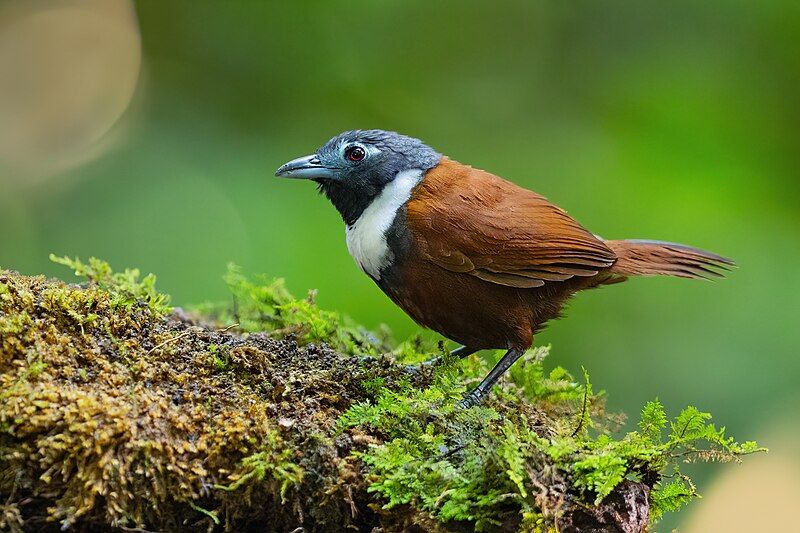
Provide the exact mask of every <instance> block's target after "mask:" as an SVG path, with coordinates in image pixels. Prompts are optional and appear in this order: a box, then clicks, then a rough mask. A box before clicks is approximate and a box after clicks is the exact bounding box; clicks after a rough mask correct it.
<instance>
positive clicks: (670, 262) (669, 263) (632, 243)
mask: <svg viewBox="0 0 800 533" xmlns="http://www.w3.org/2000/svg"><path fill="white" fill-rule="evenodd" d="M605 242H606V245H607V246H608V247H609V248H611V250H613V251H614V253H615V254H616V255H617V261H616V263H614V266H612V267H611V272H613V273H614V274H617V275H620V276H677V277H679V278H693V279H713V278H715V277H722V276H723V272H724V271H726V270H731V268H732V267H733V266H735V264H734V262H733V261H732V260H730V259H728V258H727V257H722V256H721V255H717V254H714V253H711V252H707V251H705V250H700V249H699V248H693V247H691V246H686V245H684V244H677V243H674V242H663V241H646V240H636V239H631V240H623V241H605Z"/></svg>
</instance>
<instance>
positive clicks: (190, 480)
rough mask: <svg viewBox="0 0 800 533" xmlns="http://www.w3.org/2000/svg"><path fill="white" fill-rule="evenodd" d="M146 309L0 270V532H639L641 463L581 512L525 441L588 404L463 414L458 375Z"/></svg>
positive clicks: (452, 366)
mask: <svg viewBox="0 0 800 533" xmlns="http://www.w3.org/2000/svg"><path fill="white" fill-rule="evenodd" d="M151 304H152V301H149V302H148V301H147V300H146V299H145V300H142V299H138V300H137V299H135V298H133V299H128V300H124V299H120V298H119V295H118V294H115V293H114V291H113V290H111V289H109V288H108V287H104V286H102V284H98V283H95V282H92V283H87V284H83V285H67V284H64V283H62V282H60V281H56V280H47V279H45V278H43V277H26V276H20V275H18V274H15V273H12V272H9V271H0V530H4V529H8V530H12V531H48V530H54V531H55V530H58V529H69V530H74V531H98V530H119V531H197V530H203V529H206V530H227V531H344V530H355V531H386V532H388V531H473V530H475V529H476V528H478V529H482V530H486V531H517V530H527V531H551V530H558V531H565V532H567V531H620V532H639V531H644V530H645V529H646V528H647V526H648V521H649V512H650V507H651V506H650V501H649V497H650V490H651V487H652V486H653V484H654V483H655V481H656V480H657V477H656V476H653V475H649V474H648V473H647V471H646V469H644V467H643V466H641V465H640V466H639V468H641V469H642V471H641V472H640V474H642V475H640V476H639V478H638V481H632V480H630V476H626V477H628V478H629V479H628V480H624V481H623V480H621V479H619V480H616V483H614V485H612V486H610V487H609V490H608V491H606V492H607V493H608V494H607V495H606V496H605V497H604V498H602V501H600V499H598V500H597V501H594V500H593V498H594V496H595V495H596V494H597V493H598V492H599V491H600V490H601V489H598V490H597V491H594V492H593V491H592V490H591V489H589V490H587V488H586V487H585V486H583V487H581V486H579V485H580V483H576V482H575V479H574V476H573V475H572V474H570V472H569V468H565V467H564V464H563V461H564V460H566V459H562V460H561V461H562V462H560V463H559V462H558V461H556V460H555V459H553V457H552V456H551V455H548V454H546V453H544V452H542V451H541V450H539V449H537V448H536V447H535V446H530V445H528V444H526V441H525V439H528V440H529V441H530V442H534V440H533V439H540V440H541V441H542V442H544V441H546V440H547V439H549V438H551V437H553V436H555V435H558V434H564V433H565V432H566V433H572V431H575V432H577V431H578V430H579V429H580V430H581V431H584V430H585V428H584V429H581V428H580V425H581V424H582V422H581V420H582V418H581V417H582V416H584V415H585V413H583V412H582V411H585V410H586V408H587V398H591V393H590V391H587V390H583V393H582V394H583V401H582V402H581V401H573V400H574V399H575V398H574V397H573V396H571V397H570V398H571V399H570V400H569V401H567V400H566V397H567V396H565V395H564V394H561V395H560V396H559V394H553V395H551V396H549V398H547V399H541V400H531V399H529V397H528V396H526V395H525V394H522V393H521V389H520V388H519V386H518V385H516V384H515V383H514V382H513V381H512V380H508V381H507V382H506V383H504V384H503V385H501V387H499V389H498V391H497V392H496V393H495V394H493V395H492V397H491V398H490V399H489V401H488V405H487V406H485V407H478V408H472V409H460V410H459V408H458V407H457V403H456V400H457V398H458V396H459V395H461V394H463V391H464V388H465V387H466V386H467V385H468V384H469V383H468V382H469V379H468V378H465V377H464V376H463V375H462V374H459V372H460V370H458V368H459V364H460V363H459V362H448V361H447V360H446V361H445V363H444V364H443V365H442V368H443V369H444V370H437V369H436V368H434V367H432V366H429V365H422V366H418V367H413V366H412V367H410V366H407V365H405V364H400V363H398V362H396V360H395V359H394V358H393V357H391V356H389V355H385V356H384V355H377V356H371V357H365V356H359V355H349V354H342V353H339V352H337V351H335V350H333V349H331V348H329V347H328V346H326V345H325V344H324V343H305V342H299V338H300V337H301V335H299V334H298V333H297V330H293V331H287V330H286V329H284V330H282V331H281V332H280V334H276V333H275V332H272V333H270V334H267V333H263V332H262V333H243V332H241V331H240V330H239V329H237V328H236V327H225V324H218V323H212V322H210V321H207V320H205V319H203V318H196V317H194V318H192V317H189V316H187V314H186V313H183V312H181V311H180V310H173V311H171V312H167V311H166V308H164V309H159V308H155V307H154V306H153V305H151ZM445 359H447V358H445ZM534 363H536V362H534ZM472 364H473V365H474V364H479V363H475V362H474V361H473V363H472ZM443 375H444V377H443ZM454 376H455V377H454ZM459 380H460V381H459ZM462 381H463V382H464V383H461V382H462ZM454 383H460V385H458V386H455V385H453V384H454ZM570 386H575V384H574V383H573V384H571V385H570ZM576 390H577V389H576ZM562 392H563V391H562ZM589 403H591V402H589ZM380 405H383V407H381V408H382V409H384V410H385V413H386V414H385V415H384V414H381V413H380V412H379V411H376V409H378V408H379V407H378V406H380ZM378 415H380V416H382V417H383V418H381V417H380V416H378ZM370 416H372V417H373V419H371V420H372V422H370V421H369V417H370ZM600 418H602V416H600ZM573 428H574V430H573ZM519 432H524V433H519ZM398 435H399V437H398ZM536 442H539V440H536ZM412 444H413V447H410V446H411V445H412ZM398 450H401V451H402V452H403V453H406V454H408V455H407V457H406V458H405V459H404V458H403V457H405V456H402V455H400V456H399V457H400V458H399V459H398V458H397V457H395V456H393V455H392V453H394V452H397V453H400V452H398ZM409 450H412V451H411V452H409ZM413 450H416V452H414V451H413ZM415 453H417V454H420V455H423V456H425V457H422V458H420V457H416V456H415V455H414V454H415ZM569 460H574V459H569ZM391 461H395V463H392V462H391ZM398 461H399V462H398ZM393 464H396V465H397V466H392V465H393ZM465 465H466V466H465ZM409 467H410V468H409ZM404 469H405V470H404ZM401 471H402V472H404V473H403V474H402V475H400V474H399V472H401ZM576 472H577V470H576ZM431 494H433V496H431Z"/></svg>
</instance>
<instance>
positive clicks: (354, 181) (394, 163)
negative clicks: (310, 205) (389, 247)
mask: <svg viewBox="0 0 800 533" xmlns="http://www.w3.org/2000/svg"><path fill="white" fill-rule="evenodd" d="M440 159H441V155H440V154H439V153H437V152H436V151H435V150H433V149H432V148H430V147H429V146H427V145H426V144H425V143H423V142H422V141H420V140H419V139H414V138H413V137H406V136H405V135H400V134H399V133H394V132H391V131H383V130H353V131H346V132H344V133H340V134H339V135H337V136H335V137H333V138H332V139H331V140H329V141H328V142H327V143H325V144H324V145H323V146H322V148H320V149H319V150H317V152H316V153H315V154H312V155H309V156H304V157H298V158H297V159H293V160H292V161H289V162H288V163H286V164H284V165H282V166H281V167H280V168H279V169H278V170H277V171H276V172H275V175H276V176H280V177H284V178H300V179H309V180H312V181H315V182H316V183H317V184H318V185H319V189H320V191H321V192H322V193H324V194H325V195H326V196H327V197H328V198H329V199H330V201H331V202H332V203H333V205H334V206H335V207H336V209H338V210H339V213H341V215H342V218H343V219H344V221H345V223H346V224H353V223H354V222H355V221H356V220H357V219H358V217H359V216H360V215H361V213H362V212H363V211H364V209H366V207H367V206H369V204H370V203H371V202H372V200H373V199H375V197H377V196H378V195H379V194H380V193H381V191H382V190H383V188H384V187H385V186H386V185H387V184H388V183H391V182H392V180H394V179H395V178H396V177H397V175H398V174H399V173H400V172H403V171H405V170H412V169H419V170H421V171H423V172H424V171H426V170H428V169H430V168H433V167H434V166H436V164H437V163H438V162H439V160H440Z"/></svg>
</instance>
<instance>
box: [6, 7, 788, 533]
mask: <svg viewBox="0 0 800 533" xmlns="http://www.w3.org/2000/svg"><path fill="white" fill-rule="evenodd" d="M798 27H800V3H797V2H795V1H789V0H786V1H775V2H758V3H754V2H745V1H729V2H724V1H714V2H695V1H676V2H669V3H666V2H661V3H655V2H652V3H651V2H636V1H633V0H621V1H614V2H603V3H598V2H555V1H553V2H530V1H518V2H464V1H463V0H462V1H445V2H424V1H402V2H401V1H389V0H382V1H353V2H312V1H309V2H300V1H295V2H255V1H253V2H245V1H232V0H228V1H226V2H210V1H201V2H198V1H176V0H170V1H156V0H152V1H141V2H133V3H131V2H129V1H128V0H94V1H90V0H86V1H77V0H75V1H66V0H65V1H57V0H26V2H12V1H6V2H0V117H2V118H0V265H3V266H4V267H6V268H13V269H16V270H19V271H21V272H24V273H41V272H43V273H46V274H48V275H58V276H62V277H64V276H65V275H67V273H66V272H65V271H64V270H63V269H62V268H61V267H58V266H55V265H53V264H51V263H49V261H48V259H47V256H48V254H49V253H50V252H55V253H57V254H70V255H79V256H82V257H87V256H90V255H95V256H98V257H101V258H104V259H106V260H108V261H110V262H111V263H112V265H115V266H117V267H124V266H138V267H140V268H141V269H142V270H145V271H152V272H155V273H157V274H158V276H159V284H160V287H161V289H162V290H164V291H166V292H169V293H170V294H172V295H173V301H174V302H175V303H176V304H178V305H181V304H188V303H192V302H198V301H202V300H206V299H213V300H216V299H223V298H225V297H226V290H225V287H224V285H223V283H222V281H221V277H220V276H221V274H222V273H223V272H224V270H225V265H226V263H227V262H228V261H233V262H236V263H238V264H240V265H242V266H243V268H244V270H245V271H246V272H250V273H261V272H263V273H267V274H269V275H275V276H283V277H286V278H287V281H288V285H289V287H290V288H291V289H292V290H293V291H294V292H295V293H297V294H302V293H303V292H304V291H306V290H307V289H309V288H317V289H319V301H320V303H321V305H323V306H324V307H328V308H332V309H337V310H341V311H342V312H344V313H346V314H349V315H351V316H352V317H353V318H355V319H356V320H357V321H359V322H361V323H363V324H365V325H367V326H370V327H376V326H378V325H379V324H382V323H385V324H388V325H389V326H390V327H391V329H392V330H393V331H394V333H395V336H396V337H397V338H399V339H402V338H404V337H406V336H408V335H410V334H412V333H414V332H416V331H417V330H418V328H417V326H415V325H414V324H413V323H412V322H411V321H410V320H409V319H408V318H407V317H405V316H404V315H403V313H402V312H401V311H399V310H398V309H397V308H395V307H394V305H392V304H391V303H390V301H389V300H388V299H387V298H386V297H385V296H384V295H383V294H382V293H381V292H380V291H379V290H378V288H377V287H376V286H374V285H373V284H372V282H371V281H370V280H369V279H368V278H367V277H366V276H364V275H363V274H362V273H361V272H360V271H359V270H358V268H357V267H356V266H355V264H354V263H353V261H352V259H351V258H350V257H349V255H348V253H347V250H346V247H345V244H344V229H343V225H342V223H341V220H340V219H339V217H338V215H337V214H336V212H335V211H334V209H333V208H332V207H331V206H330V205H329V204H328V202H327V201H326V200H325V199H324V198H321V197H318V196H317V194H316V193H315V191H314V187H313V186H312V185H311V184H308V183H297V182H289V181H285V180H279V179H277V178H273V172H274V170H275V168H276V167H278V166H279V165H280V164H281V163H283V162H285V161H286V160H288V159H291V158H294V157H296V156H300V155H304V154H306V153H310V152H312V151H313V150H314V149H316V148H317V147H318V146H319V145H321V144H322V143H324V142H325V141H326V140H327V139H328V138H329V137H330V136H332V135H334V134H336V133H338V132H340V131H342V130H346V129H352V128H382V129H390V130H397V131H400V132H403V133H406V134H409V135H412V136H416V137H419V138H421V139H423V140H425V141H426V142H427V143H428V144H430V145H431V146H433V147H434V148H436V149H438V150H439V151H441V152H442V153H444V154H447V155H449V156H451V157H452V158H454V159H457V160H460V161H462V162H465V163H469V164H472V165H473V166H477V167H480V168H484V169H487V170H490V171H492V172H494V173H497V174H499V175H501V176H504V177H506V178H508V179H511V180H513V181H515V182H517V183H519V184H522V185H524V186H527V187H530V188H532V189H534V190H536V191H537V192H540V193H542V194H544V195H546V196H548V197H549V198H550V199H551V200H553V201H555V202H556V203H558V204H559V205H561V206H562V207H564V208H565V209H567V210H568V211H570V213H571V214H573V215H574V216H575V217H576V218H577V219H578V220H580V221H581V222H582V223H583V224H584V225H586V226H587V227H588V228H590V229H591V230H592V231H594V232H596V233H599V234H601V235H603V236H604V237H607V238H654V239H665V240H675V241H679V242H685V243H689V244H693V245H696V246H700V247H705V248H708V249H711V250H713V251H717V252H719V253H722V254H724V255H728V256H730V257H733V258H734V259H735V260H736V261H737V262H738V264H739V266H740V268H739V269H738V270H737V271H735V272H734V273H733V274H732V275H731V276H730V277H729V279H726V280H724V281H721V282H717V283H701V282H687V281H684V280H676V279H637V280H633V281H631V282H629V283H626V284H623V285H617V286H614V287H610V288H606V289H603V290H599V291H592V292H590V293H585V294H581V295H579V296H578V297H576V298H575V300H574V301H573V303H572V305H571V306H570V308H569V310H568V319H567V320H563V321H560V322H557V323H554V324H553V325H552V326H551V327H550V328H549V329H548V330H547V331H546V332H545V333H543V334H542V335H540V336H539V337H538V338H537V339H536V342H537V343H552V344H553V346H554V350H553V356H552V361H551V364H560V365H563V366H566V367H567V368H568V369H570V370H572V371H575V372H577V371H579V368H580V365H581V364H582V365H585V366H586V368H587V369H588V371H589V372H590V374H591V376H592V378H593V381H594V382H595V386H596V387H599V388H605V389H607V390H609V391H610V397H609V404H610V406H611V408H613V409H622V410H625V411H627V412H628V413H629V414H631V415H632V417H633V418H636V417H635V414H636V411H637V410H638V409H639V408H640V407H641V406H642V405H643V404H644V402H645V401H647V400H649V399H652V398H654V397H659V398H660V399H661V400H662V401H663V402H664V403H665V405H666V406H667V407H668V408H669V409H670V410H671V412H673V413H674V412H676V411H677V410H678V409H679V408H681V407H683V406H684V405H686V404H688V403H692V404H695V405H697V406H698V407H700V408H701V409H703V410H709V411H711V412H712V413H713V414H714V415H715V417H716V420H717V421H718V422H720V423H724V424H726V425H727V426H728V428H729V430H730V432H731V433H732V434H734V435H736V436H737V437H738V438H740V439H750V438H756V437H758V438H759V439H760V440H761V441H763V444H764V445H766V446H768V447H770V448H771V449H772V453H771V454H770V455H769V456H766V457H763V458H761V457H760V458H755V459H753V461H752V462H751V461H748V463H749V464H745V465H744V466H740V467H736V466H722V467H718V466H715V467H712V468H711V469H708V468H704V469H703V470H702V471H699V475H700V478H701V491H702V492H703V493H705V494H706V496H707V497H706V498H705V499H704V500H702V501H700V502H698V503H695V504H694V505H693V506H692V508H691V509H690V510H688V511H687V512H684V513H682V514H681V515H679V516H677V517H672V518H670V519H669V520H668V521H667V522H666V523H665V524H664V525H663V526H662V527H661V528H660V530H664V531H667V530H669V528H670V527H672V526H676V525H679V524H680V525H681V531H684V530H686V531H689V530H692V531H702V530H703V529H702V526H701V525H698V524H703V523H704V522H703V520H707V522H706V523H709V524H717V525H719V524H721V522H720V521H719V520H723V518H724V517H728V518H730V517H734V519H731V523H732V524H733V526H729V527H728V529H719V530H720V531H723V530H725V531H733V530H734V529H736V528H737V527H741V528H742V529H740V530H741V531H745V530H748V531H749V530H751V529H744V528H746V527H747V525H746V524H747V523H746V519H747V517H748V516H753V515H755V514H756V513H755V512H754V510H753V509H752V507H747V502H750V503H752V501H753V498H755V497H756V496H757V495H758V494H762V493H764V491H769V490H773V491H775V490H777V489H776V488H775V487H783V488H782V489H781V490H779V491H777V492H776V494H775V495H774V498H772V499H771V500H769V501H770V502H771V505H774V502H775V501H776V498H779V497H785V496H786V494H787V491H791V490H795V491H798V490H800V488H798V487H800V474H798V469H800V466H798V463H797V460H798V458H797V457H796V449H797V448H796V447H797V446H798V444H799V443H800V439H798V433H797V427H798V423H800V414H798V412H799V411H798V405H800V392H798V386H797V384H798V382H800V353H798V352H800V335H799V334H798V328H800V325H799V324H800V302H798V297H799V296H800V275H799V274H798V263H800V209H799V208H798V201H800V135H798V124H800V89H799V87H800V37H799V35H800V34H799V33H798ZM779 459H780V460H785V461H786V463H785V466H781V467H780V468H775V467H774V465H775V464H776V461H777V460H779ZM781 464H783V463H781ZM770 468H772V470H770ZM737 469H738V470H737ZM765 472H773V473H774V475H773V474H770V475H768V476H766V478H764V473H765ZM751 473H752V474H751ZM711 474H713V475H715V476H717V477H716V479H715V480H712V479H711V478H710V477H709V475H711ZM747 475H751V476H752V477H751V478H747V477H746V476H747ZM735 476H745V478H743V479H745V480H747V479H753V480H755V479H762V478H763V479H767V481H745V482H744V485H743V486H744V487H745V488H744V489H743V491H742V490H733V491H731V490H729V491H728V493H730V494H729V496H728V499H727V500H726V499H724V498H725V497H726V496H725V494H727V493H726V492H725V490H724V488H725V486H726V483H728V481H730V479H733V477H735ZM758 476H761V478H759V477H758ZM770 476H771V477H770ZM737 479H738V478H737ZM726 480H728V481H726ZM781 482H782V483H784V485H781V484H780V483H781ZM730 483H733V481H730ZM748 490H752V491H753V493H752V494H747V491H748ZM742 492H744V494H742ZM767 493H768V492H767ZM715 494H720V496H715ZM792 494H794V496H793V498H794V500H796V498H797V497H800V496H797V492H794V493H792ZM715 498H716V499H715ZM731 498H732V499H731ZM736 498H739V499H740V500H736ZM790 501H791V500H790ZM743 506H744V507H747V508H746V509H745V508H744V507H743ZM714 509H720V510H721V511H720V514H719V516H718V517H717V518H714V517H713V516H712V515H713V513H712V510H714ZM737 511H738V512H739V515H741V516H739V515H737V514H736V513H737ZM773 511H774V509H773ZM704 513H705V514H704ZM709 513H712V515H709ZM709 516H711V518H709ZM715 520H716V521H715ZM755 523H758V524H761V525H763V524H764V522H763V521H760V522H755ZM777 523H780V522H777ZM730 527H734V529H730ZM712 530H714V529H705V531H712ZM737 530H738V529H737Z"/></svg>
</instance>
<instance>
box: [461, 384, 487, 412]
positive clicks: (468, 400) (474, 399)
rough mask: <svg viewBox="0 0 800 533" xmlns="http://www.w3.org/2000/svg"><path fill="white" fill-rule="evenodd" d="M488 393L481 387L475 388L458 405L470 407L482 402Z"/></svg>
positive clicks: (463, 407) (465, 407)
mask: <svg viewBox="0 0 800 533" xmlns="http://www.w3.org/2000/svg"><path fill="white" fill-rule="evenodd" d="M485 396H486V393H485V392H484V391H482V390H480V389H474V390H473V391H471V392H470V393H469V394H467V395H466V396H464V399H463V400H461V401H460V402H458V406H459V407H461V408H462V409H469V408H470V407H474V406H476V405H478V404H479V403H481V401H482V400H483V398H484V397H485Z"/></svg>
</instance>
